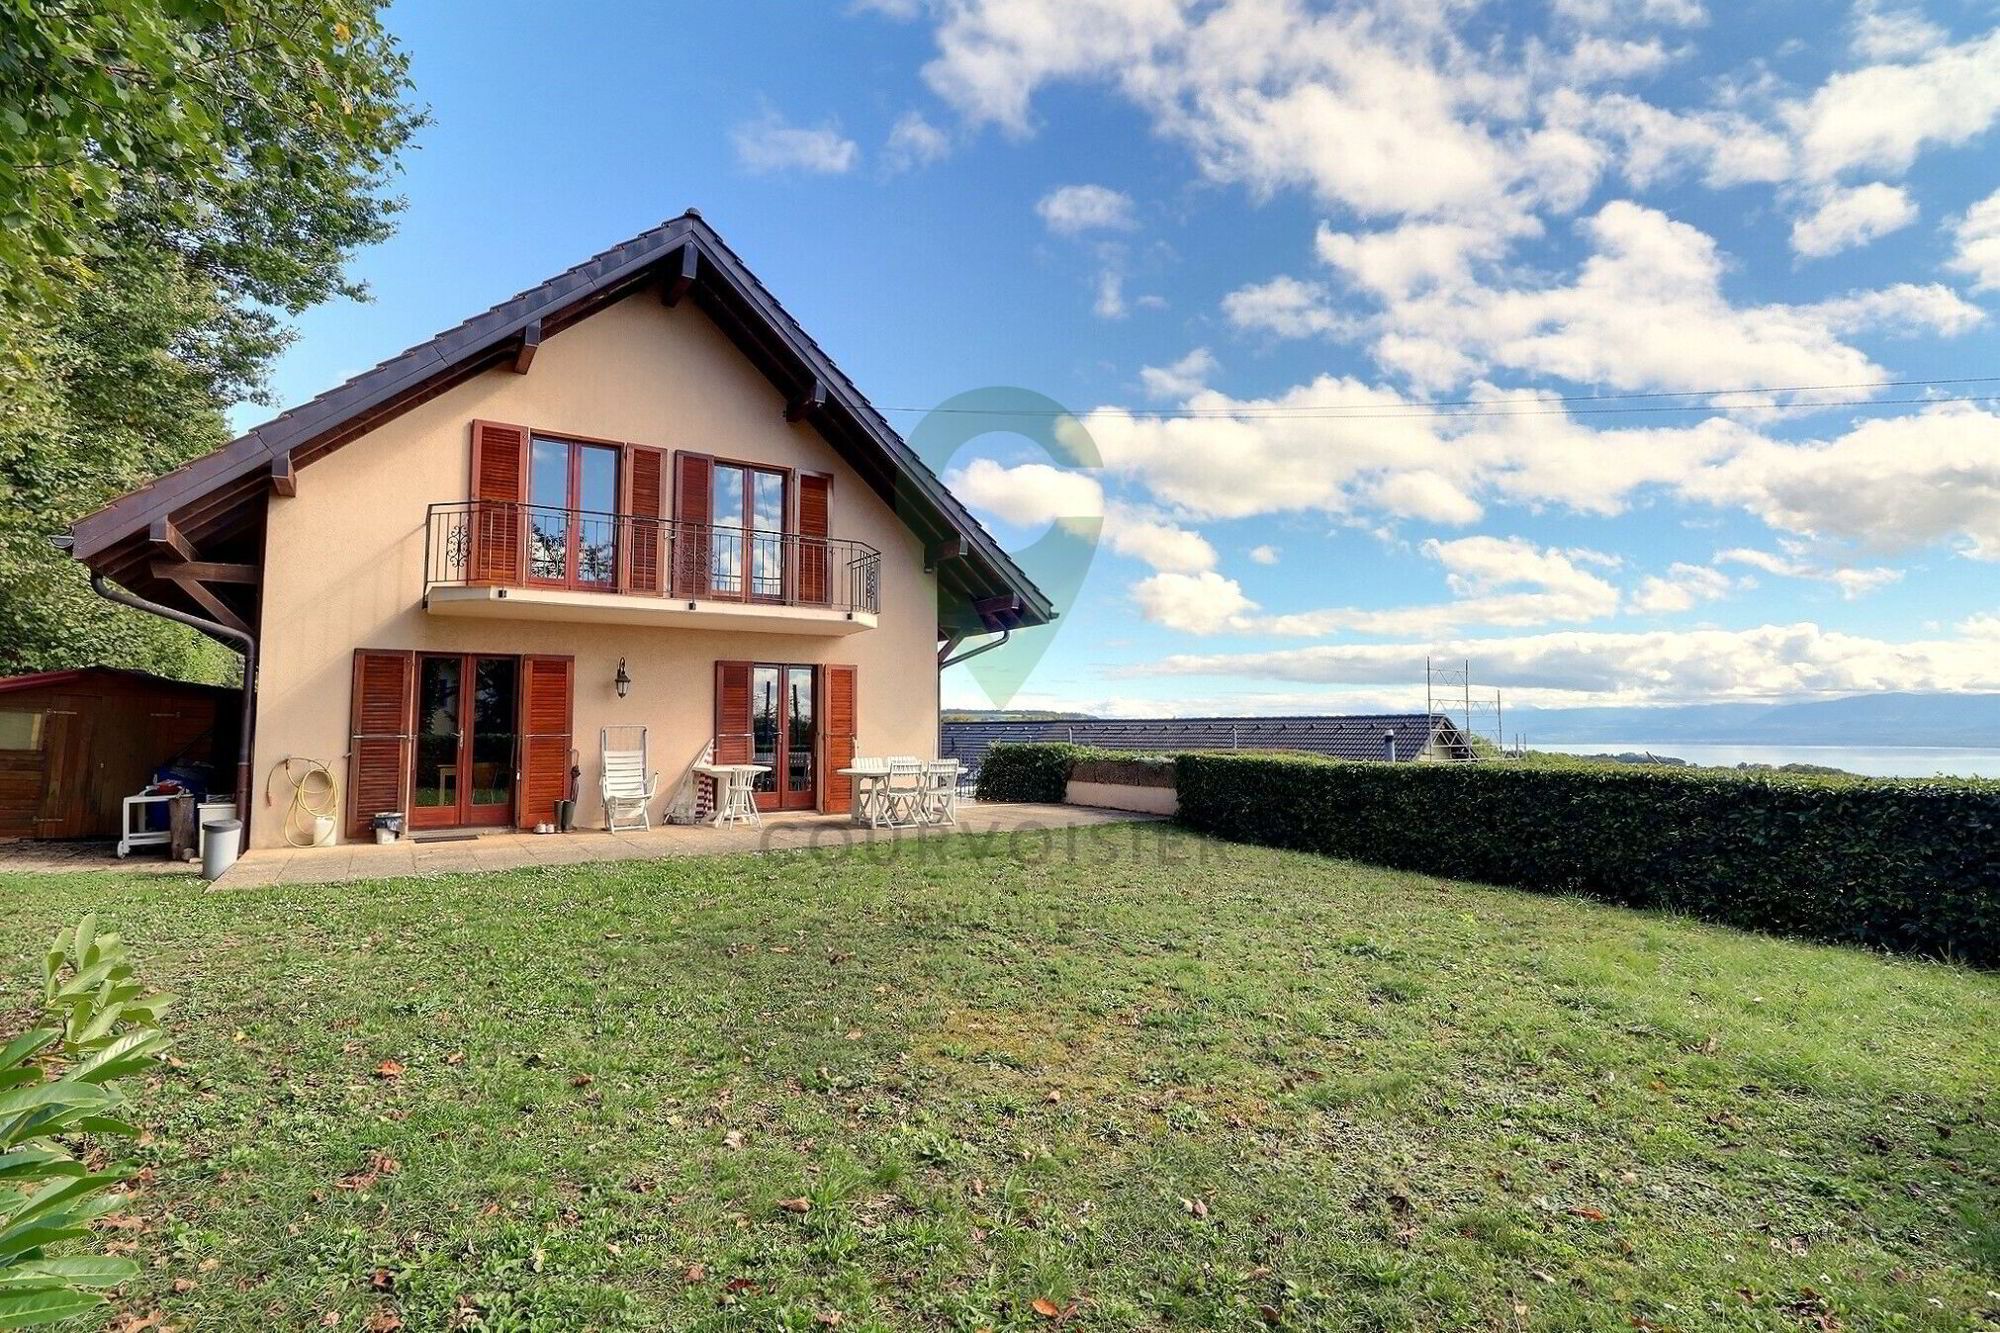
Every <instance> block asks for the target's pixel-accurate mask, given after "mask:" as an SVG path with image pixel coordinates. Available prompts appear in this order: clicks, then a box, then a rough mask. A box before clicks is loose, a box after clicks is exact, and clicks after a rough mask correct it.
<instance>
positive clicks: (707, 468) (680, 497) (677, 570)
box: [673, 453, 715, 597]
mask: <svg viewBox="0 0 2000 1333" xmlns="http://www.w3.org/2000/svg"><path fill="white" fill-rule="evenodd" d="M714 478H715V460H714V459H712V458H710V457H709V456H708V455H707V454H689V453H677V454H675V455H674V544H673V551H674V556H673V559H674V595H675V596H676V597H706V596H708V534H709V524H710V523H711V522H712V521H713V516H712V515H711V513H710V510H711V509H713V508H714V506H715V490H714Z"/></svg>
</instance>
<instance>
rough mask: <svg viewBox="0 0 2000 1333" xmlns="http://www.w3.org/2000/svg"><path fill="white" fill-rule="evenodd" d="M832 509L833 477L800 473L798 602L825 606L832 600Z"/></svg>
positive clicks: (819, 473) (815, 473)
mask: <svg viewBox="0 0 2000 1333" xmlns="http://www.w3.org/2000/svg"><path fill="white" fill-rule="evenodd" d="M832 508H833V478H832V477H829V476H827V475H826V474H825V473H823V472H801V473H800V474H799V520H798V523H799V601H801V602H803V603H805V604H806V605H808V606H825V605H826V604H827V603H828V602H830V601H831V600H832V599H833V565H832V552H831V551H830V550H829V549H828V547H827V542H826V539H827V524H828V521H829V514H830V511H831V510H832Z"/></svg>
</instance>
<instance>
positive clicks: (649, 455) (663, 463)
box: [619, 445, 667, 592]
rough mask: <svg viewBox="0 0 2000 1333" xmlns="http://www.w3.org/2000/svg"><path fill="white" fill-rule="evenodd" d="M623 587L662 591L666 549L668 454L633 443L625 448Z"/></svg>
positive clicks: (622, 539) (621, 536)
mask: <svg viewBox="0 0 2000 1333" xmlns="http://www.w3.org/2000/svg"><path fill="white" fill-rule="evenodd" d="M625 513H626V514H627V515H628V517H627V518H625V519H624V520H623V523H624V528H625V531H624V532H622V533H620V534H619V536H620V538H621V544H622V545H623V547H624V548H625V552H626V555H625V587H626V588H627V590H629V591H631V592H665V591H666V585H665V583H663V582H662V581H661V580H662V569H661V565H662V563H663V560H662V552H664V551H665V550H666V535H667V525H666V522H665V519H666V517H667V455H666V451H665V450H662V449H643V448H640V447H639V446H638V445H633V446H632V447H631V448H629V449H627V450H626V451H625Z"/></svg>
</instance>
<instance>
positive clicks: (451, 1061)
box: [444, 1051, 465, 1065]
mask: <svg viewBox="0 0 2000 1333" xmlns="http://www.w3.org/2000/svg"><path fill="white" fill-rule="evenodd" d="M444 1062H445V1063H446V1064H448V1065H462V1064H464V1063H465V1052H464V1051H453V1052H452V1053H451V1054H450V1055H447V1056H446V1057H445V1058H444Z"/></svg>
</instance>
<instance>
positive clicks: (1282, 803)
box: [1176, 754, 2000, 967]
mask: <svg viewBox="0 0 2000 1333" xmlns="http://www.w3.org/2000/svg"><path fill="white" fill-rule="evenodd" d="M1176 777H1177V780H1178V785H1179V789H1180V810H1181V815H1180V817H1181V821H1182V822H1183V823H1185V824H1187V825H1189V826H1190V827H1192V828H1195V829H1198V830H1200V831H1202V832H1204V833H1211V834H1215V835H1217V836H1219V837H1224V838H1231V839H1235V840H1237V841H1241V842H1254V843H1261V844H1264V845H1266V846H1271V847H1289V848H1295V849H1298V850H1301V851H1310V852H1320V853H1324V854H1326V855H1330V856H1342V857H1347V858H1350V859H1353V860H1358V861H1368V862H1372V863H1374V864H1377V865H1384V866H1390V867H1393V868H1396V869H1399V870H1415V871H1422V872H1424V873H1427V874H1433V875H1441V876H1449V877H1451V878H1455V879H1470V880H1479V881H1483V882H1485V883H1489V884H1506V885H1512V886H1515V887H1518V888H1525V889H1541V890H1546V891H1550V892H1559V893H1580V894H1585V895H1588V896H1590V897H1592V898H1599V899H1603V900H1605V901H1608V902H1614V903H1621V904H1624V905H1627V906H1632V907H1658V908H1666V909H1670V910H1673V911H1677V912H1684V913H1687V914H1689V915H1691V916H1696V917H1700V918H1702V919H1704V920H1708V921H1715V922H1719V923H1721V924H1724V925H1730V926H1737V927H1742V928H1745V929H1751V930H1763V931H1771V932H1775V933H1777V934H1783V935H1795V936H1799V937H1802V938H1805V939H1813V940H1825V941H1831V942H1836V943H1847V944H1862V945H1868V946H1871V947H1876V948H1883V949H1894V950H1899V951H1903V952H1909V953H1919V954H1929V955H1935V956H1947V957H1951V958H1956V959H1959V960H1961V961H1965V962H1970V963H1973V964H1975V965H1978V966H1982V967H1993V966H1996V965H2000V838H1996V830H2000V783H1971V782H1950V781H1936V782H1921V781H1911V782H1904V781H1893V782H1892V781H1852V780H1849V781H1835V780H1825V779H1817V778H1810V777H1793V776H1780V777H1766V776H1744V775H1741V774H1735V773H1719V772H1702V771H1700V770H1682V769H1627V768H1611V767H1603V768H1535V767H1527V766H1518V765H1512V764H1505V763H1490V764H1415V763H1413V764H1371V763H1353V762H1343V761H1340V760H1333V759H1319V758H1291V757H1273V756H1267V755H1233V754H1182V755H1181V756H1179V758H1178V760H1177V762H1176Z"/></svg>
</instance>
